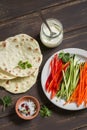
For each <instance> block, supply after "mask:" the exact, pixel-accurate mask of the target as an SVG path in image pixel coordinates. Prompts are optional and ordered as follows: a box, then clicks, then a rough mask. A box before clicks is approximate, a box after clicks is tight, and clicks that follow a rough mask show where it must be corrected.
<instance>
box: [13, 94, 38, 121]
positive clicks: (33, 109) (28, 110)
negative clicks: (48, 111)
mask: <svg viewBox="0 0 87 130" xmlns="http://www.w3.org/2000/svg"><path fill="white" fill-rule="evenodd" d="M15 109H16V113H17V115H18V116H19V117H20V118H22V119H25V120H31V119H33V118H35V117H36V116H37V115H38V113H39V110H40V104H39V102H38V100H37V99H36V98H35V97H33V96H24V97H22V98H19V99H18V100H17V103H16V106H15Z"/></svg>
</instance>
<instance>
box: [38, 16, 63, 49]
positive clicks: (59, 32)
mask: <svg viewBox="0 0 87 130" xmlns="http://www.w3.org/2000/svg"><path fill="white" fill-rule="evenodd" d="M46 21H47V23H48V25H49V27H50V29H51V31H52V32H54V33H55V35H53V36H50V31H49V29H48V28H47V26H46V25H45V24H44V23H42V25H41V31H40V39H41V42H42V43H43V44H44V45H45V46H47V47H50V48H53V47H57V46H58V45H59V44H60V43H61V42H62V40H63V26H62V24H61V22H60V21H59V20H57V19H53V18H50V19H47V20H46Z"/></svg>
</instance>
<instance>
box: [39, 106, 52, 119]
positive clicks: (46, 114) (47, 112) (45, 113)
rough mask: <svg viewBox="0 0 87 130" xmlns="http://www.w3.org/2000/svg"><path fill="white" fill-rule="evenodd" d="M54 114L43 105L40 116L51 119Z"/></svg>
mask: <svg viewBox="0 0 87 130" xmlns="http://www.w3.org/2000/svg"><path fill="white" fill-rule="evenodd" d="M51 114H52V112H51V110H49V109H48V108H47V106H45V105H43V106H42V107H41V109H40V115H41V116H42V117H49V116H51Z"/></svg>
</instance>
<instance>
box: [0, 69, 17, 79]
mask: <svg viewBox="0 0 87 130" xmlns="http://www.w3.org/2000/svg"><path fill="white" fill-rule="evenodd" d="M14 78H16V76H13V75H11V74H9V73H7V72H5V71H3V70H1V69H0V79H2V80H3V79H14Z"/></svg>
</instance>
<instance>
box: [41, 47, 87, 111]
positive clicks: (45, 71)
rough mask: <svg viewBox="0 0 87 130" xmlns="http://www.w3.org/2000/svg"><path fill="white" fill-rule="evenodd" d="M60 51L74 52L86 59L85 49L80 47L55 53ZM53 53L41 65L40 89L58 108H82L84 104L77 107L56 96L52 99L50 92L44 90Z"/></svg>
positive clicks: (82, 59)
mask: <svg viewBox="0 0 87 130" xmlns="http://www.w3.org/2000/svg"><path fill="white" fill-rule="evenodd" d="M61 51H64V52H69V53H70V54H76V55H77V56H78V58H79V59H80V61H81V62H82V61H86V60H87V51H86V50H82V49H78V48H67V49H63V50H60V51H58V52H56V53H60V52H61ZM56 53H55V54H56ZM55 54H53V55H52V56H51V57H50V58H49V59H48V60H47V62H46V63H45V65H44V67H43V70H42V74H41V84H42V89H43V91H44V93H45V95H46V96H47V98H48V99H49V100H50V101H51V102H52V103H53V104H55V105H56V106H58V107H60V108H63V109H66V110H81V109H84V108H85V107H84V104H82V105H80V106H79V107H77V105H76V104H75V103H70V104H66V105H64V103H65V101H64V100H63V99H58V98H57V97H54V98H53V99H52V100H51V99H50V93H48V92H46V90H45V83H46V80H47V77H48V75H49V73H50V70H49V64H50V61H51V59H52V57H53V56H54V55H55Z"/></svg>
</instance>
